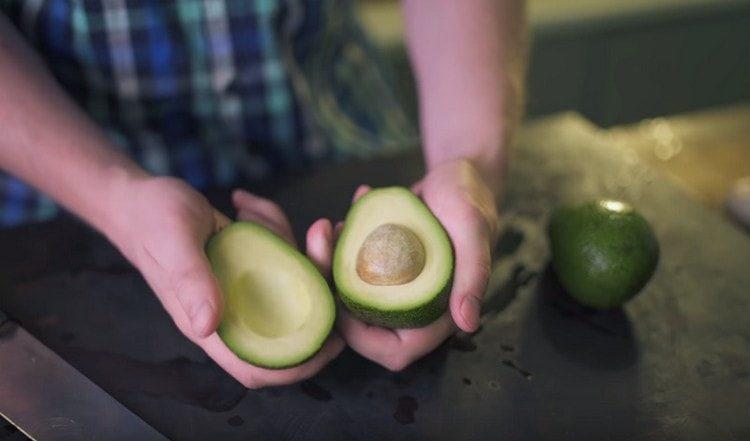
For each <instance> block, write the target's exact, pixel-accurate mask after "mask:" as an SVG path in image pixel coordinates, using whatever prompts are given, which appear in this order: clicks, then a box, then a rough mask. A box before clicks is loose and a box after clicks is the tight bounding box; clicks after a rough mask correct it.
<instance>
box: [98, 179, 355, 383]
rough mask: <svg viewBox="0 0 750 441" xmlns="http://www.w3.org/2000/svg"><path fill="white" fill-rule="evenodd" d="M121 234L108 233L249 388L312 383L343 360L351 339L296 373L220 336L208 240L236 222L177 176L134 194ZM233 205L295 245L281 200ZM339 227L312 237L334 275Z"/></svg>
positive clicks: (236, 198)
mask: <svg viewBox="0 0 750 441" xmlns="http://www.w3.org/2000/svg"><path fill="white" fill-rule="evenodd" d="M119 200H121V201H125V202H123V203H122V204H124V209H122V207H120V208H119V209H120V210H122V212H121V213H119V215H120V219H121V220H122V222H118V227H117V228H115V229H114V230H115V231H112V232H109V233H110V234H108V236H110V239H111V240H112V241H113V242H114V243H115V245H117V246H118V248H119V249H120V250H121V251H122V253H123V254H124V255H125V256H126V257H127V258H128V260H130V262H131V263H133V265H135V267H136V268H138V270H139V271H140V272H141V274H142V275H143V277H144V278H145V279H146V281H147V282H148V284H149V286H150V287H151V288H152V289H153V291H154V292H155V293H156V296H157V297H158V298H159V300H160V301H161V303H162V305H163V306H164V308H165V309H166V310H167V312H168V313H169V315H170V316H171V317H172V319H173V320H174V322H175V324H176V325H177V327H178V328H179V329H180V331H181V332H182V333H183V334H185V336H186V337H188V338H189V339H190V340H191V341H193V342H194V343H195V344H197V345H198V346H200V347H201V348H202V349H203V350H204V351H205V352H206V353H207V354H208V355H209V356H210V357H211V358H212V359H213V360H214V361H215V362H216V363H217V364H219V366H221V367H222V368H223V369H224V370H226V371H227V372H228V373H229V374H230V375H232V376H233V377H234V378H236V379H237V380H238V381H239V382H241V383H242V384H243V385H245V386H246V387H249V388H259V387H264V386H274V385H283V384H289V383H294V382H297V381H300V380H303V379H305V378H309V377H311V376H313V375H314V374H315V373H317V372H318V371H319V370H320V369H322V368H323V367H324V366H325V365H326V364H327V363H328V362H329V361H330V360H331V359H333V358H334V357H336V355H338V354H339V353H340V352H341V350H342V349H343V347H344V342H343V340H342V339H341V337H339V336H338V335H337V334H335V333H333V334H331V336H330V337H329V338H328V340H327V341H326V343H325V344H324V346H323V348H322V349H321V350H320V351H319V352H318V353H317V354H316V355H315V356H314V357H313V358H311V359H310V360H309V361H307V362H305V363H303V364H301V365H299V366H295V367H292V368H289V369H281V370H270V369H263V368H259V367H256V366H253V365H250V364H248V363H247V362H245V361H243V360H241V359H240V358H238V357H237V356H236V355H235V354H234V353H233V352H232V351H231V350H229V348H228V347H227V346H226V345H225V344H224V342H223V341H222V340H221V338H220V337H219V335H218V334H217V333H216V332H215V331H216V327H217V326H218V324H219V322H220V320H221V311H222V306H223V302H222V295H221V291H220V289H219V284H218V281H217V280H216V278H215V277H214V275H213V272H212V271H211V266H210V264H209V262H208V259H207V257H206V254H205V252H204V246H205V243H206V241H207V240H208V239H209V238H210V237H211V236H212V235H213V234H214V233H216V232H217V231H219V230H220V229H221V228H223V227H224V226H226V225H227V224H229V222H230V220H229V219H228V218H227V217H226V216H224V215H223V214H221V213H220V212H219V211H217V210H216V209H215V208H213V207H212V206H211V204H210V203H209V202H208V201H207V200H206V198H205V197H203V196H202V195H201V194H200V193H198V192H197V191H195V190H194V189H193V188H191V187H190V186H189V185H187V184H186V183H184V182H182V181H180V180H178V179H174V178H163V177H159V178H151V177H149V178H145V179H141V180H139V181H136V182H135V183H133V185H132V186H131V188H129V191H128V197H126V198H120V199H119ZM232 200H233V203H234V205H235V207H236V208H237V211H238V213H239V215H238V218H239V219H240V220H252V221H255V222H258V223H260V224H263V225H264V226H266V227H267V228H269V229H271V230H272V231H274V232H275V233H277V234H278V235H279V236H281V237H282V238H284V239H286V240H288V241H289V242H290V243H292V244H294V238H293V236H292V231H291V227H290V226H289V221H288V220H287V218H286V216H284V213H283V212H282V210H281V209H280V208H279V207H278V206H277V205H276V204H275V203H273V202H271V201H269V200H267V199H263V198H260V197H257V196H254V195H251V194H250V193H247V192H244V191H241V190H237V191H235V192H234V194H233V195H232ZM331 234H332V233H331V224H330V223H329V222H328V221H318V222H316V223H315V224H313V225H312V226H311V227H310V229H309V231H308V234H307V253H308V256H309V257H310V259H311V260H312V261H313V262H314V263H316V265H318V267H319V269H320V270H321V271H322V272H323V273H324V276H327V274H326V272H327V271H329V268H330V264H329V262H330V259H331V257H330V247H329V246H327V244H328V243H329V242H330V237H331Z"/></svg>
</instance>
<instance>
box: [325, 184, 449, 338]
mask: <svg viewBox="0 0 750 441" xmlns="http://www.w3.org/2000/svg"><path fill="white" fill-rule="evenodd" d="M452 276H453V247H452V246H451V242H450V239H449V238H448V234H446V232H445V230H444V229H443V226H442V225H441V224H440V222H439V221H438V220H437V218H435V216H434V215H433V214H432V212H430V209H429V208H427V206H426V205H425V204H424V203H423V202H422V201H421V200H420V199H419V198H418V197H417V196H415V195H414V194H413V193H412V192H411V191H409V190H408V189H406V188H403V187H387V188H381V189H375V190H371V191H369V192H368V193H367V194H365V195H364V196H362V197H361V198H360V199H359V200H358V201H357V202H355V203H354V205H353V206H352V207H351V209H350V210H349V213H348V214H347V216H346V220H345V222H344V229H343V231H342V232H341V236H340V237H339V240H338V243H337V244H336V251H335V253H334V258H333V277H334V281H335V282H336V289H337V291H338V293H339V296H340V297H341V300H342V301H343V303H344V305H346V307H347V308H348V309H349V310H350V311H351V312H352V313H353V314H354V315H355V316H357V317H358V318H359V319H361V320H363V321H365V322H367V323H371V324H375V325H378V326H384V327H389V328H419V327H422V326H425V325H428V324H430V323H432V322H433V321H435V320H436V319H437V318H438V317H440V316H441V315H442V314H443V313H444V312H445V310H446V307H447V306H448V295H449V293H450V289H451V280H452Z"/></svg>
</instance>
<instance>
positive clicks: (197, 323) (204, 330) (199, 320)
mask: <svg viewBox="0 0 750 441" xmlns="http://www.w3.org/2000/svg"><path fill="white" fill-rule="evenodd" d="M193 311H194V312H193V315H192V317H190V326H192V327H193V332H194V333H195V334H196V335H197V336H199V337H205V336H206V334H208V333H209V331H210V329H209V327H210V326H211V321H212V319H213V315H214V310H213V308H212V307H211V304H210V303H208V302H207V301H204V302H203V303H201V304H200V306H198V307H197V308H194V309H193Z"/></svg>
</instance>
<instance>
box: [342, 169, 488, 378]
mask: <svg viewBox="0 0 750 441" xmlns="http://www.w3.org/2000/svg"><path fill="white" fill-rule="evenodd" d="M412 190H413V191H414V193H416V194H417V195H418V196H420V197H421V198H422V200H423V201H424V202H425V204H427V206H428V207H430V209H431V210H432V212H433V213H434V214H435V216H436V217H437V218H438V219H439V220H440V222H441V223H442V224H443V227H445V230H446V231H447V232H448V235H449V236H450V239H451V241H452V243H453V247H454V251H455V272H454V275H453V287H452V289H451V293H450V308H449V311H447V312H446V313H445V314H444V315H443V316H441V317H440V318H439V319H437V320H436V321H435V322H433V323H431V324H429V325H427V326H426V327H424V328H419V329H387V328H382V327H378V326H373V325H368V324H366V323H364V322H362V321H360V320H358V319H356V318H355V317H354V316H353V315H351V314H350V313H349V312H348V311H346V310H345V308H343V307H342V308H340V311H339V314H338V328H339V330H340V332H341V334H342V336H343V337H344V339H345V340H346V342H347V344H348V345H349V346H351V347H352V349H354V350H355V351H357V352H359V353H360V354H361V355H363V356H364V357H366V358H368V359H370V360H372V361H374V362H376V363H379V364H381V365H383V366H384V367H386V368H388V369H390V370H393V371H398V370H401V369H403V368H405V367H406V366H408V365H409V364H410V363H411V362H413V361H414V360H417V359H419V358H421V357H422V356H424V355H425V354H427V353H429V352H430V351H432V350H433V349H435V348H436V347H437V346H438V345H440V343H442V342H443V341H444V340H445V339H446V338H448V337H449V336H450V335H451V334H452V333H453V332H454V331H455V326H456V325H457V326H458V328H460V329H461V330H463V331H466V332H473V331H476V330H477V328H478V327H479V316H480V309H481V301H482V296H483V295H484V291H485V288H486V286H487V281H488V279H489V276H490V269H491V263H492V260H491V249H492V245H493V244H494V242H495V240H496V238H497V234H498V214H497V204H496V201H495V196H494V194H493V192H492V191H490V189H489V188H488V186H487V185H486V184H485V181H484V179H483V178H482V177H481V176H480V174H479V172H478V171H477V169H476V168H475V167H474V166H473V165H472V164H471V163H470V162H469V161H464V160H461V161H455V162H450V163H445V164H442V165H440V166H438V167H436V168H434V169H432V170H431V171H430V172H429V173H428V174H427V175H426V176H425V177H424V178H423V179H422V180H421V181H419V182H417V183H416V184H415V185H414V186H413V187H412ZM367 191H369V187H367V186H361V187H360V188H359V189H357V192H356V193H355V196H354V200H356V199H358V198H359V197H361V196H362V195H363V194H365V193H366V192H367Z"/></svg>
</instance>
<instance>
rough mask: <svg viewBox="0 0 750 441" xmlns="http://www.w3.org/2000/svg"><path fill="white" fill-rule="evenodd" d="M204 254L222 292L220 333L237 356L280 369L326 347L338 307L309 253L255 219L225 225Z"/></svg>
mask: <svg viewBox="0 0 750 441" xmlns="http://www.w3.org/2000/svg"><path fill="white" fill-rule="evenodd" d="M206 254H207V255H208V259H209V260H210V262H211V266H212V268H213V272H214V274H215V275H216V278H217V279H218V281H219V285H220V287H221V292H222V295H223V296H224V314H223V316H222V318H221V323H220V324H219V328H218V330H217V332H218V334H219V336H220V337H221V339H222V340H223V341H224V343H225V344H226V345H227V347H229V349H230V350H232V352H234V353H235V354H237V356H238V357H239V358H241V359H243V360H245V361H247V362H248V363H251V364H253V365H255V366H260V367H265V368H269V369H282V368H287V367H291V366H295V365H298V364H300V363H302V362H304V361H306V360H307V359H309V358H310V357H312V356H313V355H315V353H316V352H318V350H319V349H320V348H321V347H322V346H323V344H324V343H325V341H326V338H327V337H328V334H329V333H330V332H331V328H332V327H333V322H334V319H335V316H336V308H335V304H334V301H333V296H332V294H331V290H330V288H329V287H328V284H327V283H326V281H325V280H324V279H323V276H321V275H320V273H319V272H318V270H317V269H316V268H315V266H314V265H313V264H312V262H310V260H308V259H307V257H305V256H304V255H302V254H301V253H300V252H299V251H297V250H296V249H295V248H294V247H292V246H291V245H289V244H288V243H287V242H286V241H284V240H283V239H281V238H280V237H279V236H277V235H276V234H274V233H273V232H271V231H270V230H268V229H266V228H265V227H263V226H260V225H258V224H256V223H253V222H235V223H233V224H230V225H229V226H227V227H226V228H224V229H222V230H221V231H220V232H218V233H217V234H215V235H214V236H213V237H212V238H211V239H210V240H209V242H208V244H207V245H206Z"/></svg>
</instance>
